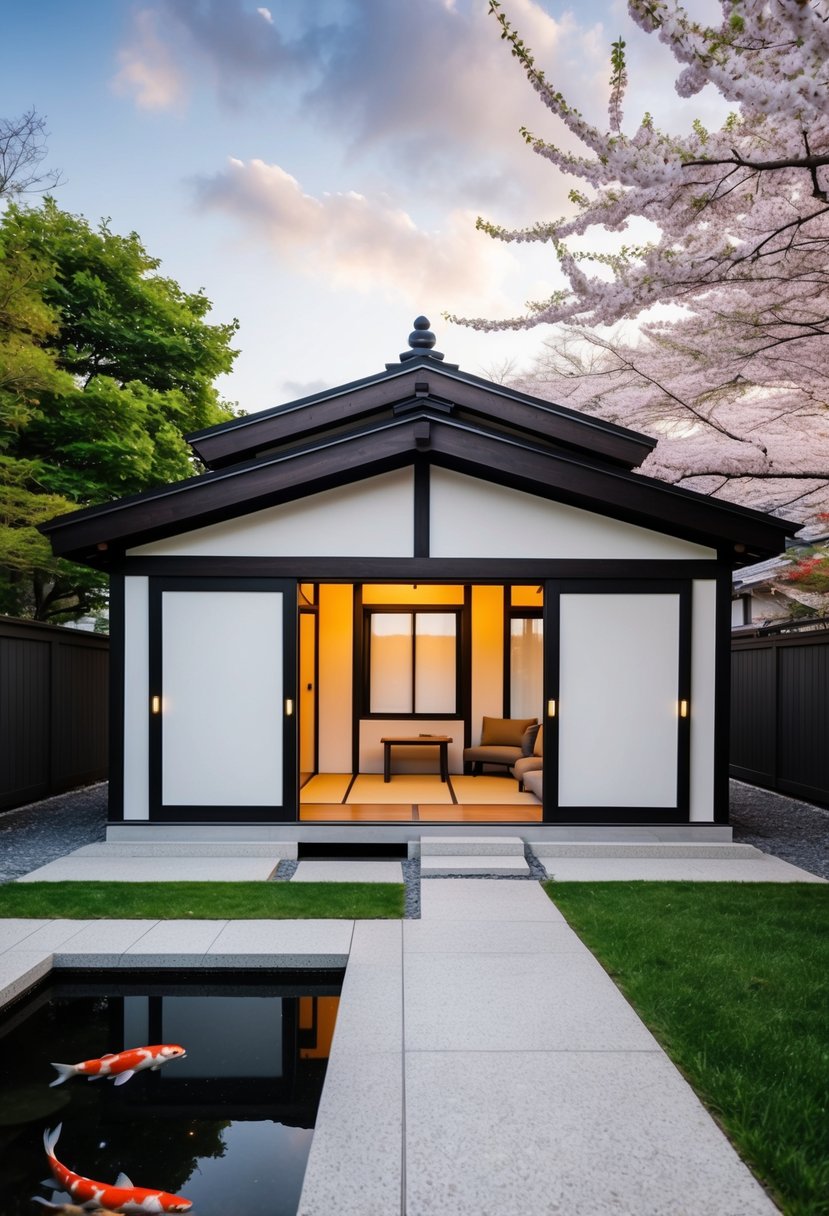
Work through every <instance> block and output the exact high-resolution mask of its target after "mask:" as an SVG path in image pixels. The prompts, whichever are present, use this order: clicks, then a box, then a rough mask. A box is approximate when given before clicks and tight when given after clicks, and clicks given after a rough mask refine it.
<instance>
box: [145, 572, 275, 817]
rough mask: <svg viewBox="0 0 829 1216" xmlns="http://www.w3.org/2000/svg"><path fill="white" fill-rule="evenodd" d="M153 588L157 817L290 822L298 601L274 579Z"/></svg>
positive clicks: (180, 583)
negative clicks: (294, 628)
mask: <svg viewBox="0 0 829 1216" xmlns="http://www.w3.org/2000/svg"><path fill="white" fill-rule="evenodd" d="M154 581H156V582H159V583H161V584H162V585H161V586H157V587H156V588H154V596H153V612H152V615H151V642H152V644H153V645H152V657H151V668H152V675H151V684H152V697H151V705H150V714H151V733H152V735H153V738H154V744H155V746H154V748H153V760H154V763H153V776H152V787H153V789H152V793H153V802H154V804H155V805H154V810H155V812H156V814H157V815H158V816H159V817H161V818H165V819H171V818H177V817H178V818H183V819H187V818H190V819H192V818H195V817H203V818H206V819H210V820H216V819H220V818H227V819H228V820H230V821H233V820H245V819H254V820H258V821H262V820H267V819H275V820H278V819H282V818H284V817H285V807H286V804H288V805H290V804H292V803H293V801H294V799H295V791H294V790H293V786H294V783H295V761H294V759H293V753H294V751H295V742H294V733H295V732H294V729H293V724H294V723H295V721H296V716H295V704H294V698H295V689H294V683H295V681H294V678H293V668H294V663H295V659H294V654H295V650H294V646H293V644H292V635H291V631H290V629H289V628H288V624H289V620H292V619H293V596H291V597H290V600H289V602H288V603H286V595H285V593H284V591H282V590H278V589H277V588H276V587H275V586H274V585H273V582H274V580H256V581H250V582H248V583H245V582H244V581H240V580H209V584H210V585H205V582H206V581H207V580H186V579H181V580H179V579H176V580H173V579H168V580H154ZM188 583H190V584H192V585H188ZM286 643H287V645H286Z"/></svg>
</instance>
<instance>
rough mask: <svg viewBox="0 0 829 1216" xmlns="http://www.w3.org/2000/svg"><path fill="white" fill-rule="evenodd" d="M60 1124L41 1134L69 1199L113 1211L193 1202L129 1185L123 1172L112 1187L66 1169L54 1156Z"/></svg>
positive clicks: (180, 1208)
mask: <svg viewBox="0 0 829 1216" xmlns="http://www.w3.org/2000/svg"><path fill="white" fill-rule="evenodd" d="M62 1126H63V1125H62V1124H61V1123H59V1124H58V1126H57V1127H56V1128H55V1129H54V1131H51V1132H50V1131H49V1130H48V1129H47V1130H46V1131H44V1133H43V1147H44V1148H45V1149H46V1156H47V1157H48V1158H49V1167H50V1169H51V1171H52V1177H53V1178H54V1179H55V1181H56V1182H57V1184H58V1185H59V1186H61V1187H63V1189H64V1190H65V1191H68V1192H69V1194H70V1196H71V1198H72V1199H74V1200H75V1201H76V1202H77V1203H79V1204H81V1205H83V1204H86V1205H88V1206H89V1205H94V1204H98V1206H99V1207H102V1208H112V1209H114V1210H115V1211H117V1212H139V1213H140V1212H154V1213H158V1212H189V1211H190V1209H191V1207H192V1206H193V1203H192V1201H191V1200H190V1199H185V1198H184V1196H183V1195H170V1194H168V1193H167V1191H155V1190H152V1188H148V1187H143V1186H133V1184H132V1183H131V1182H130V1180H129V1178H128V1177H127V1176H126V1174H119V1175H118V1177H117V1179H116V1180H115V1185H114V1186H108V1185H107V1184H106V1183H105V1182H95V1181H93V1179H92V1178H84V1177H83V1175H82V1174H76V1173H75V1172H74V1171H73V1170H70V1169H68V1168H67V1166H65V1165H63V1164H62V1163H61V1162H60V1161H58V1159H57V1157H56V1156H55V1145H56V1144H57V1142H58V1136H59V1135H60V1130H61V1127H62Z"/></svg>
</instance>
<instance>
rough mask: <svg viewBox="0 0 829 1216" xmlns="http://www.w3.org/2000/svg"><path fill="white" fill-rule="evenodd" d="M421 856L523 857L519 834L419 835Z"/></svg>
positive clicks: (522, 846)
mask: <svg viewBox="0 0 829 1216" xmlns="http://www.w3.org/2000/svg"><path fill="white" fill-rule="evenodd" d="M420 856H421V857H486V856H492V857H523V856H524V841H523V840H522V839H521V837H520V836H421V838H420Z"/></svg>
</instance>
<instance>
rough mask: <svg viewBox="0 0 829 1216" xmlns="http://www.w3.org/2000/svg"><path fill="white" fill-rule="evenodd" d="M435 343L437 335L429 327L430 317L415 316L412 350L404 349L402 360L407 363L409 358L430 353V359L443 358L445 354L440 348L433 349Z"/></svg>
mask: <svg viewBox="0 0 829 1216" xmlns="http://www.w3.org/2000/svg"><path fill="white" fill-rule="evenodd" d="M434 345H435V335H434V334H433V333H432V331H431V329H430V328H429V318H428V317H415V321H414V329H413V330H412V332H411V333H410V334H409V346H410V348H411V349H410V350H404V351H403V354H402V355H401V356H400V362H401V363H405V362H406V360H407V359H416V358H417V357H418V356H419V355H420V356H423V355H428V357H429V358H430V359H442V358H443V355H442V354H441V353H440V351H438V350H433V349H432V348H433V346H434Z"/></svg>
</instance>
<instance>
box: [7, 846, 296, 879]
mask: <svg viewBox="0 0 829 1216" xmlns="http://www.w3.org/2000/svg"><path fill="white" fill-rule="evenodd" d="M278 864H279V859H278V858H277V857H273V856H268V857H211V856H201V857H175V856H173V857H170V856H166V857H158V856H153V857H136V856H134V855H129V856H126V857H125V856H123V855H120V854H108V855H106V856H93V857H89V856H82V857H78V856H77V855H76V854H74V853H70V854H69V856H68V857H61V858H60V859H59V860H58V861H50V862H48V863H47V864H46V865H45V866H40V867H39V868H38V869H37V870H31V871H30V872H29V873H28V874H24V875H23V877H22V878H18V880H17V881H18V882H264V881H266V880H267V879H268V878H270V877H271V875H272V874H273V872H274V871H275V869H276V867H277V865H278Z"/></svg>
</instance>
